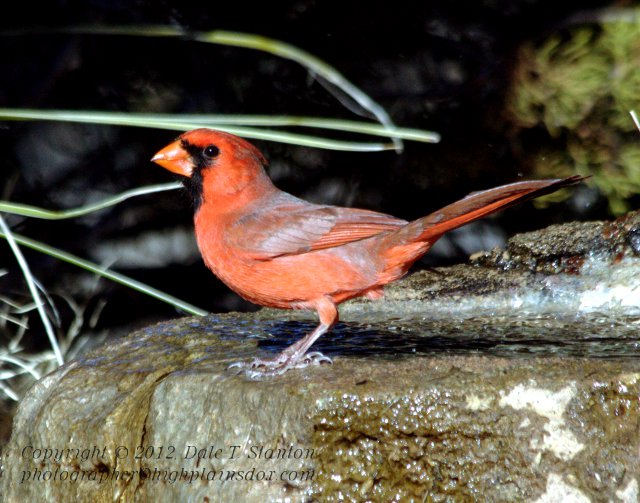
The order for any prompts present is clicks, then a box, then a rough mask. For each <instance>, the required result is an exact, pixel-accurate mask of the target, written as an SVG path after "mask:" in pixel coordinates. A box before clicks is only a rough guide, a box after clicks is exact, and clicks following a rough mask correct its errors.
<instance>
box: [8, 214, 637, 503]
mask: <svg viewBox="0 0 640 503" xmlns="http://www.w3.org/2000/svg"><path fill="white" fill-rule="evenodd" d="M627 222H628V221H627ZM579 225H580V226H584V229H582V231H581V232H586V233H590V232H592V237H593V238H594V239H595V238H598V239H600V238H602V237H603V236H604V238H603V239H604V240H605V241H606V240H607V239H609V238H608V237H607V236H612V235H615V236H618V238H619V239H618V238H616V240H613V241H615V243H614V244H613V245H612V246H611V247H609V248H607V247H600V248H598V251H597V254H596V255H597V256H598V257H597V258H594V257H592V256H590V255H591V252H588V251H584V253H582V252H580V254H581V255H580V256H581V257H583V258H584V260H582V262H581V263H580V264H579V267H577V268H576V267H573V266H572V267H570V268H564V266H562V267H559V268H557V270H556V271H554V272H557V271H560V272H559V273H558V274H555V275H551V276H550V275H548V274H547V273H548V272H549V271H550V270H551V269H550V268H549V267H547V265H548V264H551V263H555V264H558V263H559V262H558V257H569V256H575V255H578V253H577V251H576V250H577V249H576V248H566V253H564V252H562V251H561V249H560V248H554V249H551V248H549V247H547V248H546V249H547V251H548V250H551V251H550V252H549V253H547V254H546V255H545V254H544V253H541V252H540V251H541V250H544V249H545V246H546V245H544V243H543V240H544V239H549V240H550V241H549V243H551V242H554V243H556V244H557V243H559V240H561V239H563V238H561V237H559V236H561V235H564V236H566V239H565V243H567V242H569V241H571V240H572V239H573V238H572V237H571V236H573V235H574V234H575V232H566V229H565V228H559V229H557V230H558V232H556V231H555V230H554V231H553V232H551V233H550V234H549V235H548V236H547V235H546V234H544V233H543V234H542V235H534V236H531V238H530V239H529V240H524V241H519V243H521V244H519V245H518V246H520V248H519V250H523V249H525V248H527V247H529V248H530V249H531V250H533V251H532V252H531V253H530V254H529V255H528V256H529V258H527V257H526V253H525V252H523V251H518V253H517V255H518V259H517V262H518V264H520V265H517V264H516V263H515V262H513V263H511V262H510V263H509V264H510V265H509V267H506V266H505V264H506V262H505V261H502V262H501V263H499V264H497V263H496V262H495V261H494V262H492V261H491V260H489V259H487V260H485V261H484V262H483V263H479V262H478V261H476V262H475V265H471V266H457V267H454V268H449V269H446V270H444V269H441V270H437V271H435V272H431V271H423V272H420V273H417V274H414V275H412V276H411V277H410V278H408V279H407V280H406V281H403V282H400V283H398V284H397V285H393V286H392V287H390V288H389V290H388V296H387V300H386V301H383V302H378V303H370V302H363V301H357V302H353V303H350V304H349V305H346V306H344V309H342V319H343V320H345V321H346V323H341V324H340V325H338V326H337V327H336V328H335V329H334V330H333V332H332V333H331V334H328V335H327V336H326V337H323V338H322V339H321V340H320V341H319V343H318V345H317V346H316V348H317V349H318V350H320V351H323V352H325V353H327V354H329V355H331V356H333V357H334V364H333V365H331V366H320V367H313V368H308V369H304V370H296V371H291V372H288V373H287V374H285V375H284V376H280V377H277V378H272V379H268V380H264V381H249V380H247V379H245V378H243V377H239V376H235V375H232V374H231V373H229V372H228V371H227V370H226V368H227V366H228V365H229V364H230V363H231V362H234V361H237V360H239V359H246V358H251V357H253V356H255V355H264V354H265V353H271V354H273V353H274V352H276V351H279V350H281V349H282V348H284V347H286V346H287V345H288V344H290V343H291V342H292V341H294V340H296V339H297V338H299V337H300V336H301V335H302V334H303V333H305V332H306V331H308V330H310V329H311V328H312V327H313V322H312V321H309V320H310V318H309V317H308V315H305V314H303V313H284V312H282V311H272V310H263V311H262V312H260V313H253V314H247V315H223V316H209V317H207V318H200V319H196V318H186V319H182V320H178V321H175V322H166V323H162V324H159V325H155V326H152V327H149V328H147V329H144V330H142V331H139V332H136V333H134V334H131V335H130V336H128V337H126V338H123V339H120V340H117V341H112V342H109V343H108V344H105V345H104V346H102V347H100V348H97V349H95V350H94V351H93V352H91V353H89V354H87V355H85V356H83V357H81V358H79V359H77V360H75V361H73V362H70V363H68V364H66V365H65V366H64V367H62V368H60V369H58V370H57V371H55V372H53V373H52V374H50V375H48V376H46V377H45V378H43V379H42V380H40V381H39V382H38V383H37V384H36V385H35V386H34V387H33V388H32V389H31V390H30V392H29V393H28V394H27V396H26V397H25V398H24V399H23V400H22V402H21V404H20V407H19V410H18V412H17V415H16V418H15V422H14V430H13V434H12V437H11V440H10V443H9V445H8V446H7V448H6V449H5V452H4V456H3V466H4V470H5V473H4V476H3V477H2V494H3V500H4V501H9V502H14V501H15V502H18V501H20V502H22V501H92V502H93V501H98V502H99V501H114V500H119V501H278V500H284V499H289V500H291V501H306V500H318V501H345V500H346V501H353V500H369V501H391V500H403V501H411V500H415V501H424V500H425V499H426V500H430V501H468V500H472V499H479V500H486V501H519V500H526V501H540V502H548V501H617V502H618V501H625V502H635V501H638V498H639V486H638V483H639V480H640V359H638V351H639V348H640V345H639V343H638V337H637V327H638V321H639V317H638V308H639V307H640V300H638V292H640V279H639V278H640V276H639V275H638V271H639V268H640V265H639V264H638V262H639V260H638V259H637V258H635V252H634V251H633V250H634V246H633V243H634V241H633V239H632V236H633V235H635V229H637V226H636V225H635V224H634V225H631V226H629V225H627V226H626V227H624V225H626V224H620V226H618V227H617V229H618V230H619V229H623V230H620V231H619V232H618V233H617V234H616V233H608V234H607V232H608V231H606V229H610V228H611V226H612V225H617V224H615V223H614V224H601V223H594V224H579ZM594 229H595V230H594ZM574 231H575V229H574ZM517 239H521V238H517ZM573 241H574V243H575V239H573ZM526 243H528V244H526ZM620 243H623V244H622V245H620ZM625 243H626V244H625ZM510 246H512V245H510ZM554 246H555V245H554ZM580 246H582V245H580ZM509 250H511V251H509V253H511V254H512V255H511V257H510V258H509V260H512V257H513V256H515V255H516V254H515V253H514V252H513V248H509ZM536 250H537V251H536ZM558 250H559V252H558ZM612 250H613V251H615V253H613V251H612ZM557 252H558V253H557ZM492 253H494V255H493V256H494V257H497V256H498V252H492ZM500 256H503V255H500ZM534 256H535V263H534V262H532V260H531V257H534ZM544 257H549V260H547V259H545V258H544ZM522 264H528V265H527V266H526V267H525V266H521V265H522ZM532 264H533V265H532ZM545 264H546V265H545ZM565 264H566V262H565ZM443 273H445V274H443ZM593 288H596V289H599V290H597V292H596V293H597V295H598V296H597V297H593V295H594V294H593V292H592V290H593ZM589 295H591V297H589ZM514 299H515V300H514ZM585 299H587V300H588V299H592V300H591V303H590V304H589V303H588V302H586V300H585ZM594 299H595V300H594ZM516 306H518V308H516ZM576 306H577V307H576ZM283 320H289V321H283ZM139 446H143V448H142V449H141V448H140V447H139ZM234 446H239V447H237V448H235V451H234ZM94 447H95V449H94ZM45 449H52V450H51V451H46V450H45ZM55 449H59V451H57V452H56V451H55ZM65 449H67V450H66V451H65ZM68 449H71V450H68ZM73 449H79V450H80V451H78V452H76V451H74V450H73ZM83 449H87V451H86V452H84V453H83V452H82V450H83ZM278 449H282V450H281V451H279V450H278ZM279 453H280V455H279ZM49 454H52V455H53V459H51V456H50V458H49V459H45V456H47V455H49ZM83 454H85V455H86V456H85V458H86V459H83V456H82V455H83ZM55 458H57V459H55ZM199 458H201V459H199ZM214 470H215V471H214ZM240 472H242V475H241V474H240ZM207 476H209V477H214V480H212V481H207V480H206V478H207ZM230 476H231V477H232V478H233V479H232V480H226V481H224V482H221V481H220V477H223V478H225V479H226V478H227V477H230ZM49 477H51V480H46V479H48V478H49ZM63 477H64V479H63V480H61V479H62V478H63ZM247 477H248V478H249V479H250V480H245V479H246V478H247ZM262 477H267V478H269V477H270V478H271V480H258V479H259V478H262ZM281 477H284V479H285V480H282V478H281ZM289 477H291V480H289ZM74 478H77V479H78V480H72V479H74ZM203 478H204V480H203ZM53 479H55V480H53Z"/></svg>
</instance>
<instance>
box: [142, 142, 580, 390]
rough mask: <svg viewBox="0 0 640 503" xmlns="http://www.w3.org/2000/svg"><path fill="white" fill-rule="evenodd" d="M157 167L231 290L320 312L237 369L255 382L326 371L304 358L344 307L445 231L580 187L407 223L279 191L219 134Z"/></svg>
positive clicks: (167, 153)
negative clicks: (286, 340) (175, 183)
mask: <svg viewBox="0 0 640 503" xmlns="http://www.w3.org/2000/svg"><path fill="white" fill-rule="evenodd" d="M152 161H153V162H156V163H158V164H159V165H160V166H163V167H164V168H166V169H168V170H169V171H172V172H174V173H177V174H179V175H182V176H183V177H185V186H186V188H187V189H188V190H189V192H190V193H191V197H192V198H193V201H194V206H195V217H194V220H195V232H196V238H197V241H198V246H199V248H200V252H201V253H202V257H203V258H204V261H205V263H206V265H207V267H209V268H210V269H211V270H212V271H213V273H214V274H215V275H216V276H218V277H219V278H220V279H221V280H222V281H223V282H224V283H226V284H227V286H229V288H231V289H232V290H233V291H235V292H236V293H238V294H239V295H240V296H241V297H243V298H245V299H247V300H250V301H251V302H254V303H256V304H261V305H263V306H270V307H278V308H281V309H312V310H315V311H316V312H317V313H318V316H319V318H320V324H319V325H318V327H317V328H316V329H315V330H314V331H313V332H311V333H310V334H308V335H306V336H305V337H303V338H302V339H300V340H299V341H297V342H296V343H294V344H292V345H291V346H289V347H288V348H287V349H285V350H284V351H282V353H280V354H279V355H278V356H276V357H275V358H273V359H255V360H253V361H252V362H247V363H243V362H241V363H236V364H234V365H233V366H235V367H239V368H240V369H241V370H242V371H244V372H245V373H246V375H248V376H249V377H258V376H261V375H278V374H282V373H284V372H286V371H287V370H289V369H291V368H302V367H306V366H307V365H309V364H319V363H321V362H329V363H330V362H331V360H330V359H329V358H327V357H325V356H323V355H322V354H320V353H307V350H308V349H309V347H310V346H311V345H312V344H313V342H314V341H315V340H316V339H317V338H318V337H320V336H321V335H322V334H324V333H325V332H326V331H327V330H329V328H331V327H332V326H333V325H334V324H335V323H336V322H337V321H338V309H337V305H338V304H340V303H341V302H344V301H345V300H349V299H352V298H354V297H362V296H364V297H367V298H369V299H377V298H380V297H381V296H382V294H383V287H384V285H386V284H387V283H391V282H392V281H395V280H397V279H398V278H401V277H402V276H404V275H405V274H406V273H407V271H408V270H409V267H411V264H413V263H414V262H415V261H416V260H417V259H419V258H420V257H421V256H422V255H424V254H425V253H426V252H427V250H429V248H431V246H432V245H433V244H434V243H435V242H436V241H437V240H438V239H439V238H440V237H441V236H442V235H443V234H444V233H445V232H447V231H450V230H452V229H455V228H456V227H460V226H461V225H464V224H466V223H468V222H471V221H473V220H476V219H478V218H481V217H484V216H485V215H488V214H490V213H493V212H494V211H498V210H500V209H502V208H505V207H507V206H510V205H512V204H514V203H516V202H519V201H522V200H523V199H528V198H532V197H537V196H540V195H542V194H547V193H549V192H553V191H555V190H558V189H559V188H561V187H566V186H568V185H573V184H575V183H578V182H579V181H580V180H581V179H582V178H581V177H579V176H574V177H571V178H566V179H561V180H538V181H530V182H518V183H512V184H510V185H504V186H502V187H497V188H495V189H490V190H485V191H483V192H477V193H474V194H472V195H469V196H467V197H465V198H464V199H461V200H460V201H457V202H455V203H453V204H450V205H449V206H446V207H444V208H442V209H440V210H438V211H436V212H434V213H431V214H430V215H427V216H426V217H422V218H419V219H418V220H414V221H413V222H407V221H405V220H402V219H399V218H396V217H392V216H390V215H385V214H383V213H376V212H374V211H369V210H361V209H356V208H340V207H336V206H327V205H321V204H312V203H309V202H307V201H303V200H302V199H298V198H297V197H295V196H292V195H291V194H287V193H286V192H282V191H281V190H279V189H277V188H276V187H275V186H274V185H273V183H272V182H271V180H270V179H269V177H268V176H267V174H266V172H265V170H264V166H265V165H266V164H267V161H266V160H265V158H264V156H263V155H262V154H261V153H260V151H259V150H258V149H257V148H256V147H254V146H253V145H251V144H250V143H248V142H247V141H245V140H243V139H242V138H238V137H236V136H233V135H231V134H228V133H223V132H220V131H213V130H211V129H196V130H194V131H189V132H187V133H184V134H183V135H181V136H180V137H179V138H178V139H177V140H176V141H175V142H174V143H171V144H170V145H168V146H167V147H165V148H164V149H162V150H160V151H159V152H158V153H157V154H156V155H155V156H154V157H153V159H152Z"/></svg>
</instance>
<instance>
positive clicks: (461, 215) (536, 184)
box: [405, 175, 585, 242]
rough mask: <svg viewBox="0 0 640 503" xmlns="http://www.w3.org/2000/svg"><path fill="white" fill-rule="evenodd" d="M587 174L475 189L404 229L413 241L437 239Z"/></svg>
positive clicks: (575, 181) (573, 181)
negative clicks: (475, 190)
mask: <svg viewBox="0 0 640 503" xmlns="http://www.w3.org/2000/svg"><path fill="white" fill-rule="evenodd" d="M584 178H585V177H583V176H579V175H576V176H571V177H569V178H561V179H551V180H533V181H527V182H517V183H512V184H509V185H503V186H501V187H496V188H494V189H489V190H484V191H481V192H473V193H471V194H469V195H468V196H467V197H465V198H464V199H460V200H459V201H456V202H455V203H452V204H450V205H449V206H445V207H444V208H442V209H440V210H438V211H436V212H434V213H431V214H430V215H427V216H426V217H422V218H419V219H418V220H414V221H412V222H410V223H409V224H407V226H406V228H405V232H407V236H411V238H410V241H414V242H421V241H429V242H434V241H435V240H437V239H438V238H439V237H440V236H441V235H442V234H444V233H445V232H447V231H450V230H452V229H456V228H457V227H460V226H462V225H464V224H467V223H469V222H472V221H474V220H477V219H478V218H482V217H484V216H486V215H489V214H491V213H494V212H496V211H499V210H502V209H504V208H507V207H509V206H511V205H513V204H516V203H520V202H522V201H524V200H527V199H533V198H535V197H539V196H542V195H545V194H550V193H551V192H555V191H556V190H559V189H561V188H563V187H568V186H570V185H575V184H577V183H580V182H581V181H582V180H584Z"/></svg>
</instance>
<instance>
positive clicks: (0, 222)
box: [0, 215, 64, 365]
mask: <svg viewBox="0 0 640 503" xmlns="http://www.w3.org/2000/svg"><path fill="white" fill-rule="evenodd" d="M0 230H1V231H2V235H3V237H4V238H5V239H6V240H7V243H8V244H9V247H10V248H11V251H12V252H13V255H14V256H15V258H16V260H17V261H18V265H19V266H20V269H21V270H22V274H23V275H24V279H25V281H26V282H27V287H28V288H29V292H30V293H31V296H32V297H33V301H34V302H35V304H36V308H37V309H38V314H39V315H40V319H41V320H42V324H43V325H44V329H45V331H46V333H47V337H48V338H49V343H50V344H51V347H52V348H53V352H54V353H55V355H56V360H57V361H58V365H62V364H63V363H64V358H63V357H62V353H61V351H60V347H59V346H58V341H57V339H56V335H55V333H54V331H53V327H52V326H51V321H50V320H49V317H48V316H47V313H46V312H45V310H44V303H43V301H42V299H41V298H40V292H38V288H37V287H36V285H35V281H34V278H33V276H32V275H31V271H30V269H29V264H27V261H26V260H25V259H24V256H23V255H22V252H21V251H20V247H19V246H18V244H17V243H16V241H17V239H14V236H13V234H12V233H11V231H10V230H9V227H8V226H7V224H6V223H5V221H4V218H2V215H0Z"/></svg>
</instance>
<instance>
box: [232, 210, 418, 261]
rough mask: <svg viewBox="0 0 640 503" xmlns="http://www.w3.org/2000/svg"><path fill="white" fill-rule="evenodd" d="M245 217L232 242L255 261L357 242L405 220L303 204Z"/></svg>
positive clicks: (378, 214)
mask: <svg viewBox="0 0 640 503" xmlns="http://www.w3.org/2000/svg"><path fill="white" fill-rule="evenodd" d="M271 210H273V208H270V211H268V212H264V213H263V212H260V213H253V214H249V215H246V216H245V217H243V218H242V219H241V220H239V221H238V222H237V223H236V228H237V229H238V232H233V233H231V235H232V236H233V238H232V239H233V242H232V243H229V244H231V245H232V246H233V247H235V248H240V249H242V250H243V252H245V253H249V255H250V256H251V257H252V258H254V259H256V260H269V259H272V258H275V257H280V256H285V255H298V254H300V253H306V252H310V251H314V250H322V249H326V248H333V247H336V246H341V245H344V244H347V243H351V242H353V241H359V240H361V239H366V238H369V237H371V236H375V235H377V234H380V233H382V232H388V231H393V230H396V229H398V228H400V227H402V226H403V225H406V224H407V222H406V221H405V220H401V219H399V218H395V217H392V216H390V215H385V214H384V213H377V212H375V211H368V210H360V209H355V208H338V207H333V206H320V205H312V204H306V205H304V206H302V205H287V206H280V207H278V209H277V211H271Z"/></svg>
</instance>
